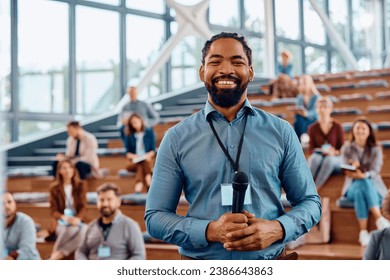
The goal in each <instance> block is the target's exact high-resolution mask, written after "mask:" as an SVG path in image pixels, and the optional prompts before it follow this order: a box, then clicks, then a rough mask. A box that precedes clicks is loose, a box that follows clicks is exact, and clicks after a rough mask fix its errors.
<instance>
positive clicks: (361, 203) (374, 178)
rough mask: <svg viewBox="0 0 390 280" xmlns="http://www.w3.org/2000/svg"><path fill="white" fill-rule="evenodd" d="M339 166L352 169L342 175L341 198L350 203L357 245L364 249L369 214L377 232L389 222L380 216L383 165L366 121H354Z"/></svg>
mask: <svg viewBox="0 0 390 280" xmlns="http://www.w3.org/2000/svg"><path fill="white" fill-rule="evenodd" d="M341 162H342V163H343V164H347V165H351V166H353V167H355V169H356V170H355V171H350V170H347V171H345V175H346V177H345V182H344V187H343V190H342V195H343V196H345V197H346V198H348V199H349V200H350V201H352V202H353V203H354V208H355V213H356V216H357V219H358V221H359V227H360V233H359V242H360V244H361V245H362V246H366V245H367V244H368V241H369V239H370V234H369V233H368V231H367V224H368V222H367V221H368V215H369V213H370V212H371V214H372V215H373V217H374V219H375V222H376V226H377V228H378V229H382V228H385V227H387V226H389V225H390V222H389V221H388V220H387V219H386V218H384V217H383V216H382V213H381V209H380V205H381V203H382V199H383V197H384V196H385V195H386V192H387V188H386V186H385V184H384V182H383V180H382V178H381V176H380V171H381V168H382V164H383V151H382V147H381V146H379V145H377V143H376V139H375V134H374V130H373V128H372V125H371V123H370V122H369V121H367V120H366V119H358V120H356V121H355V122H354V123H353V125H352V139H351V142H350V143H348V144H345V145H344V146H343V147H342V149H341Z"/></svg>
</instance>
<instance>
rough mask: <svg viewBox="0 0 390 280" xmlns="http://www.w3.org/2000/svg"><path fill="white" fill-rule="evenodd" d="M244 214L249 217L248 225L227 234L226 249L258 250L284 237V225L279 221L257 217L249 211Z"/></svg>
mask: <svg viewBox="0 0 390 280" xmlns="http://www.w3.org/2000/svg"><path fill="white" fill-rule="evenodd" d="M244 214H245V215H246V217H248V226H247V227H244V228H241V229H238V230H235V231H231V232H229V233H227V234H226V239H227V240H228V241H227V242H224V247H225V249H226V250H229V251H257V250H262V249H264V248H267V247H268V246H270V245H271V244H272V243H274V242H276V241H278V240H281V239H283V237H284V231H283V227H282V225H281V224H280V223H279V222H278V221H269V220H264V219H259V218H255V217H254V215H253V214H251V213H249V212H247V211H244Z"/></svg>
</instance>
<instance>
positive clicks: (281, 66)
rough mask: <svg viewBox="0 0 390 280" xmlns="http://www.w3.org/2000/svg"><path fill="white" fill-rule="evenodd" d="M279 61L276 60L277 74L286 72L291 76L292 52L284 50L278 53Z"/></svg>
mask: <svg viewBox="0 0 390 280" xmlns="http://www.w3.org/2000/svg"><path fill="white" fill-rule="evenodd" d="M280 58H281V61H279V62H278V65H277V67H276V70H277V74H286V75H288V76H290V77H292V69H293V65H292V63H291V59H292V58H293V56H292V53H291V52H289V51H287V50H284V51H282V52H281V53H280Z"/></svg>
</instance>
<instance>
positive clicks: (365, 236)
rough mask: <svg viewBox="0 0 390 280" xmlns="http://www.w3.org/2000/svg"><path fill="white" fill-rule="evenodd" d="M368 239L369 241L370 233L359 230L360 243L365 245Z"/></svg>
mask: <svg viewBox="0 0 390 280" xmlns="http://www.w3.org/2000/svg"><path fill="white" fill-rule="evenodd" d="M368 241H370V234H369V233H368V231H367V230H361V231H360V232H359V242H360V245H362V246H363V247H366V246H367V245H368Z"/></svg>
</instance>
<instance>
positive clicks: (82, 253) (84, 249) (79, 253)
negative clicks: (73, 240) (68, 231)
mask: <svg viewBox="0 0 390 280" xmlns="http://www.w3.org/2000/svg"><path fill="white" fill-rule="evenodd" d="M92 226H93V224H90V225H89V226H88V229H87V231H86V233H85V234H84V236H83V239H82V240H81V243H80V246H79V247H78V248H77V249H76V251H75V254H74V258H75V259H76V260H88V255H89V249H88V245H87V236H88V234H90V231H91V229H92Z"/></svg>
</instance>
